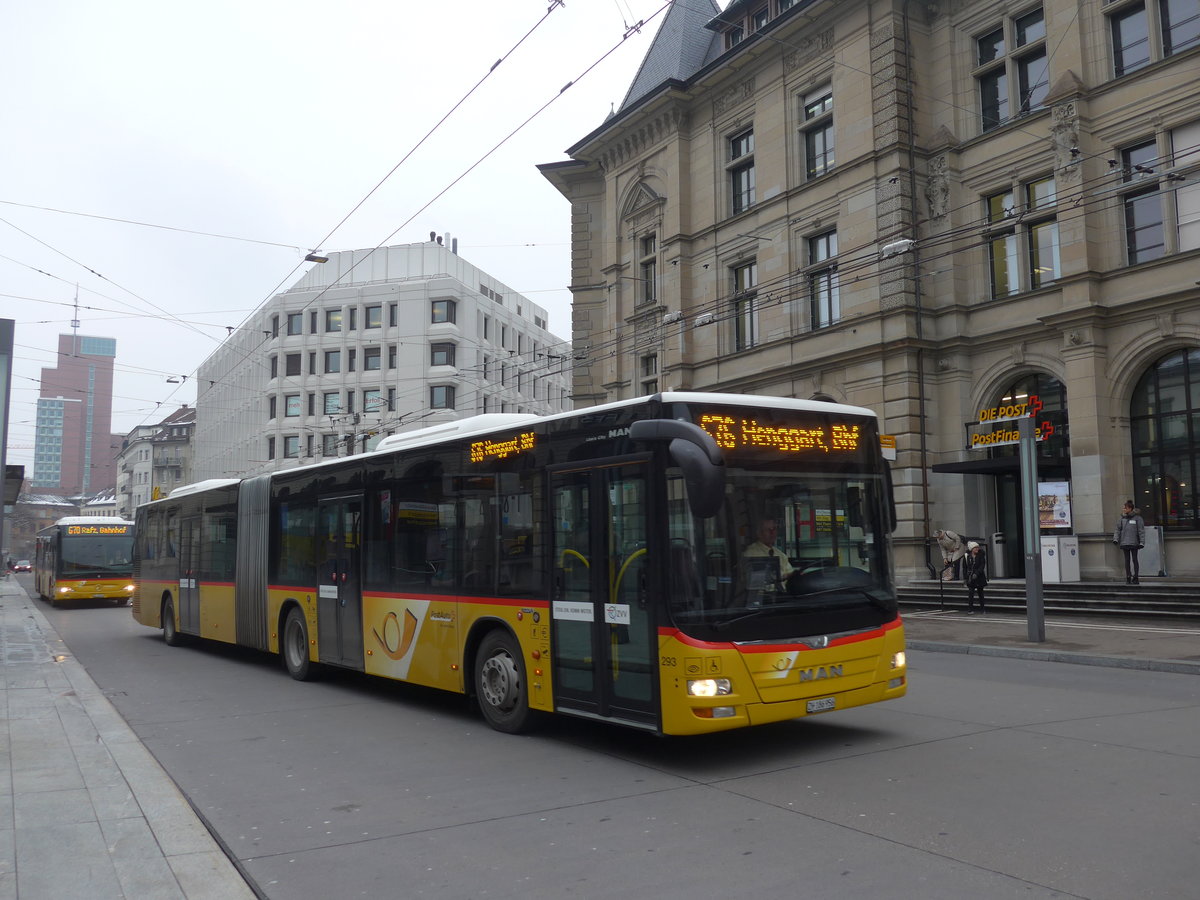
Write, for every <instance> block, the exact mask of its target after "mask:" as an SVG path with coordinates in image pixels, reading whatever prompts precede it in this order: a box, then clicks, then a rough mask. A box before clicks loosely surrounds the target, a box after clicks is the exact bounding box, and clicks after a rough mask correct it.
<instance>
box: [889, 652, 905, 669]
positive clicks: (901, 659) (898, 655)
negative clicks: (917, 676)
mask: <svg viewBox="0 0 1200 900" xmlns="http://www.w3.org/2000/svg"><path fill="white" fill-rule="evenodd" d="M907 662H908V659H907V658H906V657H905V655H904V651H903V650H897V651H896V652H895V653H893V654H892V668H893V669H903V668H904V666H905V664H906V663H907Z"/></svg>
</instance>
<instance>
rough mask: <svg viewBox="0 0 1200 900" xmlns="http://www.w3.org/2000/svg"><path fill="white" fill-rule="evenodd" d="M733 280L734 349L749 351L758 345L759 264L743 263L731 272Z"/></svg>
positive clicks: (753, 262) (754, 262)
mask: <svg viewBox="0 0 1200 900" xmlns="http://www.w3.org/2000/svg"><path fill="white" fill-rule="evenodd" d="M730 274H731V275H732V279H733V349H734V350H749V349H750V348H751V347H753V346H754V345H755V344H757V343H758V309H757V307H756V301H757V299H758V298H757V294H756V292H755V290H754V289H755V287H757V286H758V263H757V262H756V261H752V262H748V263H742V264H741V265H737V266H734V267H733V268H732V269H731V270H730Z"/></svg>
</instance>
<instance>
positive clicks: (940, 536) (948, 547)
mask: <svg viewBox="0 0 1200 900" xmlns="http://www.w3.org/2000/svg"><path fill="white" fill-rule="evenodd" d="M933 539H934V540H935V541H937V545H938V547H939V548H940V549H941V551H942V581H955V580H956V579H957V578H958V572H959V568H960V565H959V564H960V561H961V560H962V558H963V556H964V555H965V554H966V552H967V551H966V550H964V549H963V541H962V538H960V537H959V536H958V535H957V534H955V533H954V532H953V531H947V530H945V529H942V528H939V529H938V530H937V531H935V532H934V533H933Z"/></svg>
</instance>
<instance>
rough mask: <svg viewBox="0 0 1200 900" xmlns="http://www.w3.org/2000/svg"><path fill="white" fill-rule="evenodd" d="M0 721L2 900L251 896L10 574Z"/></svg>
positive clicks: (1, 619) (0, 625)
mask: <svg viewBox="0 0 1200 900" xmlns="http://www.w3.org/2000/svg"><path fill="white" fill-rule="evenodd" d="M0 715H2V716H3V725H2V726H0V765H2V766H3V767H4V770H0V900H43V898H44V900H51V898H53V900H62V898H74V897H79V898H83V897H86V898H88V900H99V898H129V900H159V898H163V900H167V898H187V900H238V898H254V897H255V896H256V895H255V892H254V891H253V890H251V888H250V887H249V885H247V883H246V881H245V880H244V879H243V878H242V876H241V875H240V874H239V872H238V870H237V869H236V868H235V866H234V865H233V863H232V862H231V861H230V860H229V858H228V857H227V856H226V855H225V853H224V852H223V851H222V850H221V848H220V846H219V845H218V844H217V842H216V841H215V840H214V838H213V836H212V835H211V834H210V833H209V832H208V830H207V829H206V828H205V827H204V824H203V823H202V822H201V821H200V819H199V817H198V816H197V815H196V813H195V812H194V811H193V810H192V807H191V806H190V805H189V804H188V802H187V800H186V798H184V796H183V795H182V794H181V793H180V792H179V789H178V788H177V787H176V786H175V783H174V782H173V781H172V780H171V779H170V777H169V776H168V775H167V774H166V772H164V771H163V769H162V767H161V766H160V765H159V764H158V762H157V761H156V760H155V759H154V757H153V756H151V755H150V753H149V752H148V751H147V750H146V748H145V747H144V746H143V745H142V743H141V742H140V741H139V740H138V738H137V736H136V735H135V734H134V733H133V731H132V729H130V727H129V726H128V725H127V724H126V723H125V720H124V719H123V718H121V716H120V715H119V714H118V713H117V711H116V709H114V708H113V706H112V704H111V703H110V702H109V701H108V699H107V698H106V697H105V696H104V695H103V694H102V693H101V692H100V690H99V688H97V686H96V684H95V682H93V681H92V679H91V677H90V676H89V675H88V673H87V671H86V670H85V669H84V668H83V666H81V665H80V664H79V663H78V662H77V661H76V660H75V659H74V657H72V656H71V654H70V651H69V650H68V649H67V647H66V646H65V645H64V644H63V642H62V640H61V639H60V638H59V636H58V634H57V633H55V631H54V629H53V628H52V627H51V626H50V623H49V622H48V621H47V619H46V617H45V616H44V615H43V614H42V612H41V610H40V609H38V607H37V602H36V601H34V600H31V599H29V597H28V596H27V595H26V593H25V591H24V590H23V589H22V587H21V586H20V585H19V584H18V583H17V581H16V579H15V578H14V577H12V576H9V577H7V578H4V579H2V581H0ZM5 770H6V773H7V776H5Z"/></svg>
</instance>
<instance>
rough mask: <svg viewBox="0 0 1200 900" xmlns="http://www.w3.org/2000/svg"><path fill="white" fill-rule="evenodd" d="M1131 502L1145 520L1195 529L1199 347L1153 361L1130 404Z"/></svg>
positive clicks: (1199, 498) (1199, 522)
mask: <svg viewBox="0 0 1200 900" xmlns="http://www.w3.org/2000/svg"><path fill="white" fill-rule="evenodd" d="M1129 426H1130V441H1131V444H1132V447H1131V449H1132V451H1133V489H1134V496H1133V502H1134V505H1136V506H1138V507H1140V508H1141V510H1142V516H1143V517H1144V518H1145V520H1146V523H1147V524H1150V525H1162V526H1163V527H1165V528H1169V529H1180V530H1182V529H1193V530H1195V529H1200V518H1198V515H1197V509H1198V508H1200V507H1198V506H1197V504H1198V503H1200V488H1198V486H1197V482H1196V479H1197V478H1198V477H1200V349H1195V348H1193V349H1191V350H1177V351H1175V352H1173V353H1171V354H1169V355H1167V356H1164V357H1163V358H1161V359H1160V360H1159V361H1158V362H1157V363H1155V364H1154V365H1153V366H1152V367H1151V368H1150V369H1149V371H1147V372H1146V374H1145V375H1143V376H1142V379H1141V381H1139V382H1138V384H1137V387H1136V388H1134V391H1133V399H1132V400H1131V402H1130V408H1129Z"/></svg>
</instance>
